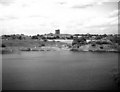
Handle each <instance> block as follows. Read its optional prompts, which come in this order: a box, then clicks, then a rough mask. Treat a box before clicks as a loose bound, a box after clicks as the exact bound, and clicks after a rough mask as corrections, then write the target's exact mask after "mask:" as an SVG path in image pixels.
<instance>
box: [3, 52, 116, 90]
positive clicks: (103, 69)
mask: <svg viewBox="0 0 120 92" xmlns="http://www.w3.org/2000/svg"><path fill="white" fill-rule="evenodd" d="M117 65H118V54H117V53H92V52H80V53H78V52H70V51H53V52H52V51H50V52H22V53H20V54H6V55H3V60H2V66H3V71H2V73H3V85H2V86H3V90H4V89H9V90H10V89H16V90H22V89H27V90H32V89H33V90H44V89H45V90H47V89H48V90H65V89H67V90H71V89H72V90H100V89H101V90H105V89H106V90H108V89H116V86H115V84H114V81H113V79H112V72H111V71H112V69H114V68H117Z"/></svg>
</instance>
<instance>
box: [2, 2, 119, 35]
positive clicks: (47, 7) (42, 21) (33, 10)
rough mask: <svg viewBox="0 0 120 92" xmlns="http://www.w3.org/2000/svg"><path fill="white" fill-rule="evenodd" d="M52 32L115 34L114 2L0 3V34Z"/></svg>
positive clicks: (116, 15) (116, 19) (115, 6)
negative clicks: (57, 30) (58, 30)
mask: <svg viewBox="0 0 120 92" xmlns="http://www.w3.org/2000/svg"><path fill="white" fill-rule="evenodd" d="M113 1H114V2H113ZM55 29H60V30H61V33H69V34H78V33H80V34H81V33H97V34H104V33H106V34H108V33H118V0H0V35H1V34H26V35H35V34H45V33H54V30H55Z"/></svg>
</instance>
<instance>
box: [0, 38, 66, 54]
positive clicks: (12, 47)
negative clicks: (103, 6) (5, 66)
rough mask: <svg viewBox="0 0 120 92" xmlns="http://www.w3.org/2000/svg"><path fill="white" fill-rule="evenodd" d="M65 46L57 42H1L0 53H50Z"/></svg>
mask: <svg viewBox="0 0 120 92" xmlns="http://www.w3.org/2000/svg"><path fill="white" fill-rule="evenodd" d="M66 45H67V44H66V43H63V42H58V41H40V40H2V43H0V46H1V49H0V53H2V54H6V53H14V52H18V51H50V50H58V48H62V47H63V46H66ZM50 47H51V48H50ZM52 47H54V48H52ZM55 47H56V48H55Z"/></svg>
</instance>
